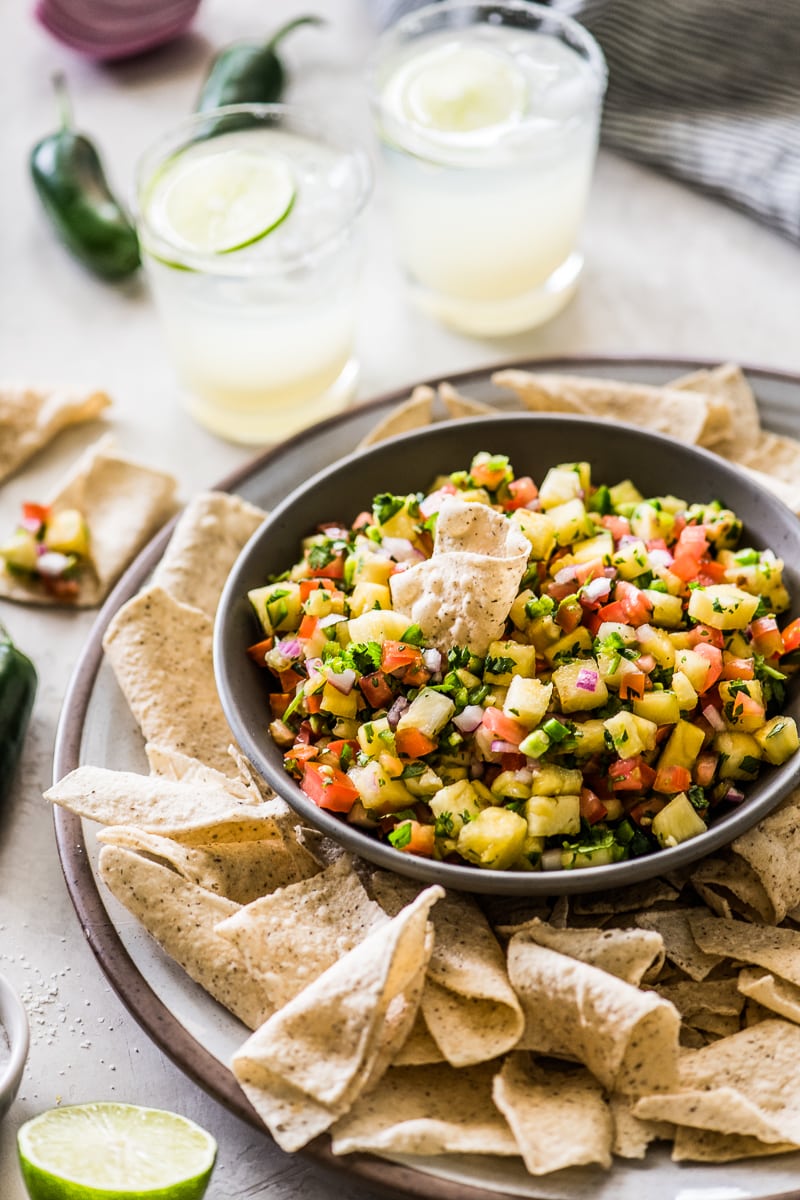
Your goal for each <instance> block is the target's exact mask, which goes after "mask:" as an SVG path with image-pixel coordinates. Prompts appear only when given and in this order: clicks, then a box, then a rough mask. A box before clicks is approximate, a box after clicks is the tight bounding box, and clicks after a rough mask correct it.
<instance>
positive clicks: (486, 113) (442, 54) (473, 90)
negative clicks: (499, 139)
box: [405, 45, 528, 133]
mask: <svg viewBox="0 0 800 1200" xmlns="http://www.w3.org/2000/svg"><path fill="white" fill-rule="evenodd" d="M405 100H406V112H407V116H408V117H410V118H411V120H413V121H415V122H416V123H417V124H419V125H423V126H425V127H426V128H428V129H433V130H436V131H438V132H441V133H470V132H472V131H473V130H476V129H486V128H488V127H490V126H496V125H504V124H507V123H509V122H513V121H516V120H519V118H520V117H522V116H523V114H524V112H525V107H526V104H527V100H528V85H527V82H526V79H525V76H524V74H523V72H522V71H521V70H520V69H519V67H517V66H515V64H514V63H513V62H511V61H510V60H509V59H508V58H507V57H505V56H504V55H501V54H497V53H495V52H494V51H492V50H486V49H484V48H482V47H475V46H472V47H471V46H462V45H455V46H449V47H447V48H445V49H444V50H440V51H434V52H431V53H430V54H428V55H425V56H424V57H423V59H422V60H421V61H420V62H419V65H418V69H417V70H416V71H415V72H414V73H413V75H412V77H411V78H410V79H409V80H408V85H407V90H406V96H405Z"/></svg>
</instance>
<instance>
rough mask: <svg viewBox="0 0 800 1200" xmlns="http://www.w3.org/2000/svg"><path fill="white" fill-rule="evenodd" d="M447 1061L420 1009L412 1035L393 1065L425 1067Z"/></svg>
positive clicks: (398, 1053) (404, 1043) (398, 1052)
mask: <svg viewBox="0 0 800 1200" xmlns="http://www.w3.org/2000/svg"><path fill="white" fill-rule="evenodd" d="M423 994H424V993H423ZM446 1061H447V1060H446V1059H445V1056H444V1055H443V1054H442V1052H441V1050H440V1049H439V1047H438V1046H437V1045H436V1042H435V1041H434V1040H433V1038H432V1037H431V1035H430V1031H429V1029H428V1026H427V1025H426V1023H425V1018H424V1017H423V1015H422V1009H420V1010H419V1012H418V1013H417V1017H416V1020H415V1021H414V1024H413V1025H412V1027H411V1033H410V1034H409V1035H408V1037H407V1038H406V1040H405V1041H404V1042H403V1044H402V1046H401V1047H400V1049H399V1050H398V1051H397V1054H395V1056H394V1059H393V1065H394V1066H396V1067H424V1066H427V1065H428V1064H429V1063H443V1062H446Z"/></svg>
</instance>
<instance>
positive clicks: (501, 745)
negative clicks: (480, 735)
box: [492, 738, 519, 754]
mask: <svg viewBox="0 0 800 1200" xmlns="http://www.w3.org/2000/svg"><path fill="white" fill-rule="evenodd" d="M492 754H519V746H515V745H514V743H513V742H503V741H501V740H500V739H499V738H493V739H492Z"/></svg>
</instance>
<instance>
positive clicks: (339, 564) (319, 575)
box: [309, 550, 344, 579]
mask: <svg viewBox="0 0 800 1200" xmlns="http://www.w3.org/2000/svg"><path fill="white" fill-rule="evenodd" d="M309 574H310V575H312V576H313V577H314V579H343V578H344V550H342V551H340V552H339V554H336V555H334V557H333V558H332V559H331V561H330V562H329V563H326V564H325V566H324V567H311V566H309Z"/></svg>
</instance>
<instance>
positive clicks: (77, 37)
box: [34, 0, 199, 61]
mask: <svg viewBox="0 0 800 1200" xmlns="http://www.w3.org/2000/svg"><path fill="white" fill-rule="evenodd" d="M198 3H199V0H176V2H175V3H172V4H165V5H162V6H161V7H159V8H156V9H154V8H153V5H152V4H151V3H150V2H149V0H144V2H140V3H136V4H134V3H132V2H129V3H127V4H124V5H119V4H111V3H103V2H99V3H95V4H90V3H86V2H83V3H79V2H78V0H76V2H75V3H74V4H73V5H71V6H70V7H66V6H63V5H61V6H60V5H59V4H58V3H57V0H39V2H38V3H37V5H36V8H35V10H34V11H35V14H36V16H37V18H38V19H39V21H41V23H42V24H43V25H44V26H45V27H46V28H47V29H48V30H49V31H50V32H51V33H52V34H53V35H54V36H55V37H57V38H59V40H60V41H62V42H65V43H66V44H67V45H68V46H71V47H73V49H75V50H79V51H81V52H82V53H84V54H87V55H89V56H90V57H92V58H96V59H99V60H100V61H111V60H113V59H120V58H130V57H131V56H133V55H134V54H141V53H142V52H143V51H145V50H150V49H152V48H153V47H154V46H160V45H162V44H163V43H164V42H167V41H170V40H171V39H172V38H175V37H177V36H178V35H179V34H181V33H183V32H184V31H185V29H186V28H187V27H188V25H189V23H190V22H191V20H192V17H193V16H194V14H195V11H196V10H197V7H198Z"/></svg>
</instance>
